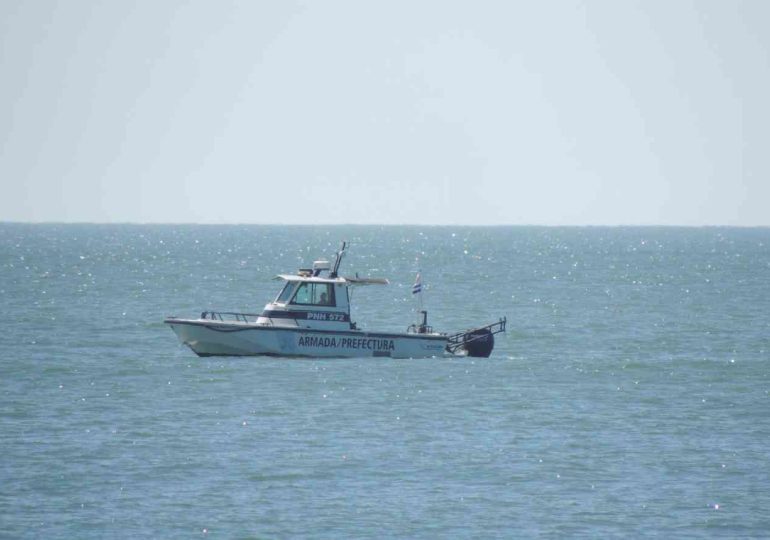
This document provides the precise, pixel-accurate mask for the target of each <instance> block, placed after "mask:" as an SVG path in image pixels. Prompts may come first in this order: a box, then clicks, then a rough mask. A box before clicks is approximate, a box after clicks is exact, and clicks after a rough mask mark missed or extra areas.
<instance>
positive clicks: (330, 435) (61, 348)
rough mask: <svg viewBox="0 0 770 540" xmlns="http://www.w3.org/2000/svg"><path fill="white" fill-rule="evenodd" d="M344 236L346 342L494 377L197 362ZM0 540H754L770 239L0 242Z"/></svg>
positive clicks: (228, 232)
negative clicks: (381, 345)
mask: <svg viewBox="0 0 770 540" xmlns="http://www.w3.org/2000/svg"><path fill="white" fill-rule="evenodd" d="M343 239H345V240H348V241H350V242H351V247H350V251H349V255H348V257H347V258H346V259H345V261H344V262H343V267H342V273H343V274H345V273H348V274H352V273H354V272H358V273H359V274H360V275H362V276H364V275H368V276H383V277H388V278H390V280H391V285H390V286H388V287H366V288H361V289H359V290H356V292H355V295H354V298H353V302H354V309H353V319H354V320H356V321H357V322H358V324H359V326H360V327H362V328H366V329H376V330H403V329H405V328H406V327H407V326H408V325H409V324H410V323H412V322H414V321H415V312H414V310H415V304H414V298H412V295H411V294H410V293H411V285H412V283H413V281H414V277H415V272H416V270H417V269H418V268H420V269H422V272H423V282H424V284H425V286H426V290H425V303H426V307H427V308H428V310H429V312H430V321H429V322H430V323H431V324H432V325H433V326H434V327H435V328H436V329H439V330H443V331H455V330H462V329H464V328H468V327H471V326H475V325H481V324H488V323H491V322H494V321H496V320H497V318H498V317H500V316H503V315H505V316H507V317H508V332H507V333H506V334H505V335H499V336H497V338H498V339H497V344H496V348H495V350H494V353H493V355H492V357H491V358H489V359H468V358H453V359H422V360H394V359H386V358H378V359H373V358H361V359H336V360H297V359H294V360H286V359H257V358H198V357H196V356H195V355H194V354H193V353H192V352H191V351H189V350H187V349H186V348H184V347H183V346H181V345H180V344H179V343H178V341H177V339H176V337H175V336H174V335H173V333H172V332H171V330H170V329H169V328H167V327H165V326H164V325H163V324H162V320H163V318H164V317H165V316H168V315H179V316H192V315H197V314H199V313H200V312H201V311H203V310H209V309H219V310H232V311H248V312H253V311H255V310H260V309H261V308H262V306H263V305H264V304H265V302H267V301H268V299H270V298H272V297H273V296H274V295H275V294H276V292H277V290H278V288H279V286H280V284H279V283H278V282H276V281H273V280H272V279H271V278H272V277H273V276H274V275H275V274H277V273H279V272H289V271H294V270H296V268H298V267H300V266H305V265H307V264H309V263H311V262H312V261H313V260H314V259H318V258H320V257H322V256H324V257H327V258H329V257H332V256H333V253H334V251H335V250H336V249H337V247H338V245H339V242H340V241H341V240H343ZM0 305H1V306H2V311H3V314H4V317H3V331H2V334H0V340H1V342H2V352H3V356H2V360H0V537H3V538H137V537H140V538H149V537H152V538H195V537H212V538H346V537H348V538H349V537H353V538H502V537H516V538H518V537H550V538H562V537H588V538H610V537H615V538H628V537H660V538H669V537H688V538H691V537H755V538H759V537H768V536H770V449H769V448H768V447H769V445H770V352H769V351H770V316H769V315H768V314H770V229H732V228H703V229H700V228H694V229H690V228H538V227H499V228H465V227H363V226H337V227H275V226H194V225H189V226H175V225H168V226H149V225H148V226H139V225H24V224H0Z"/></svg>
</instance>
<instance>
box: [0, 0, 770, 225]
mask: <svg viewBox="0 0 770 540" xmlns="http://www.w3.org/2000/svg"><path fill="white" fill-rule="evenodd" d="M769 29H770V1H766V0H756V1H744V2H742V1H737V0H730V1H724V0H694V1H684V0H666V1H662V0H646V1H640V2H631V1H618V0H595V1H586V2H572V1H526V2H525V1H501V2H488V1H478V2H475V1H474V2H471V1H467V2H438V1H437V2H430V1H422V2H415V1H405V2H399V1H387V2H365V1H350V2H337V1H312V2H311V1H308V2H288V1H283V0H281V1H279V0H275V1H271V2H260V1H242V2H226V1H195V0H193V1H174V0H164V1H159V2H155V1H153V2H151V1H139V2H137V3H134V2H122V1H86V0H62V1H59V2H56V1H51V0H34V1H28V0H3V1H2V2H0V221H95V222H127V221H130V222H205V223H220V222H227V223H420V224H421V223H437V224H443V223H447V224H449V223H451V224H554V225H558V224H684V225H701V224H725V225H770V208H769V207H770V157H769V154H770V97H769V96H770V30H769Z"/></svg>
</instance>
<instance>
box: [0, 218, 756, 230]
mask: <svg viewBox="0 0 770 540" xmlns="http://www.w3.org/2000/svg"><path fill="white" fill-rule="evenodd" d="M0 225H132V226H146V225H160V226H188V225H198V226H214V227H216V226H252V227H477V228H483V227H487V228H493V227H543V228H558V227H564V228H570V227H571V228H600V227H605V228H613V227H615V228H620V227H635V228H654V227H670V228H687V229H705V228H723V229H724V228H735V229H766V228H770V224H766V225H741V224H739V225H735V224H722V223H717V224H713V223H703V224H677V223H560V224H556V223H280V222H273V223H259V222H246V221H243V222H238V221H233V222H195V221H14V220H8V221H6V220H0Z"/></svg>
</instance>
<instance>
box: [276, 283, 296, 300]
mask: <svg viewBox="0 0 770 540" xmlns="http://www.w3.org/2000/svg"><path fill="white" fill-rule="evenodd" d="M293 291H294V283H292V282H291V281H289V282H288V283H286V285H285V286H284V288H283V290H282V291H281V294H279V295H278V298H276V299H275V302H276V303H277V304H285V303H286V302H288V301H289V298H291V293H292V292H293Z"/></svg>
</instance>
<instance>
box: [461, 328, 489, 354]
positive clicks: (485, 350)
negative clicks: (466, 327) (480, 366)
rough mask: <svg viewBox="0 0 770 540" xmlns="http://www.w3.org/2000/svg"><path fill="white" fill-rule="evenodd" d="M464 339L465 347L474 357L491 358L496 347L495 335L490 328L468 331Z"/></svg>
mask: <svg viewBox="0 0 770 540" xmlns="http://www.w3.org/2000/svg"><path fill="white" fill-rule="evenodd" d="M464 341H465V342H464V343H463V348H464V349H465V350H466V351H468V356H472V357H474V358H489V355H490V354H492V349H494V348H495V336H494V334H492V331H491V330H490V329H489V328H479V329H478V330H473V331H471V332H468V333H467V334H465V339H464Z"/></svg>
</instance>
